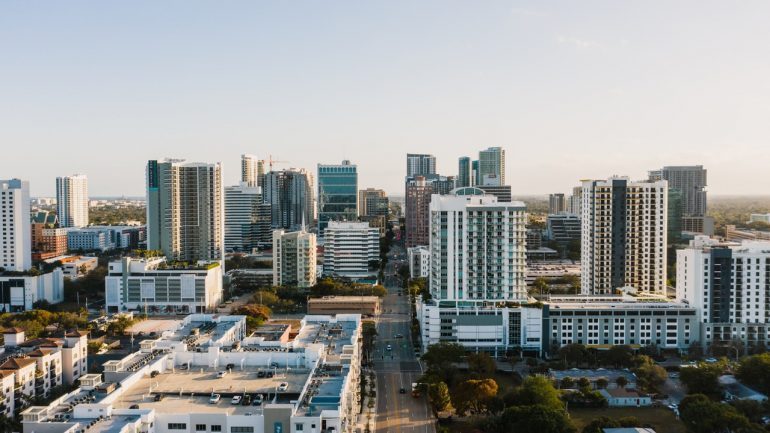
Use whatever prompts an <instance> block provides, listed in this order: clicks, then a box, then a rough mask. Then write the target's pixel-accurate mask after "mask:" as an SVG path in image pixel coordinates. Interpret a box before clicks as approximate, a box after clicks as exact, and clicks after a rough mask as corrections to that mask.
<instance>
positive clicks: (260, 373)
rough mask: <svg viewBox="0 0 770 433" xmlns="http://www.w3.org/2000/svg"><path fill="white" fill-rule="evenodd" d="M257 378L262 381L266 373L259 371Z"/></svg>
mask: <svg viewBox="0 0 770 433" xmlns="http://www.w3.org/2000/svg"><path fill="white" fill-rule="evenodd" d="M257 377H258V378H260V379H262V378H263V377H265V372H264V371H262V370H259V371H258V372H257Z"/></svg>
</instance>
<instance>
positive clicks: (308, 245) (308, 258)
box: [273, 230, 317, 288]
mask: <svg viewBox="0 0 770 433" xmlns="http://www.w3.org/2000/svg"><path fill="white" fill-rule="evenodd" d="M316 261H317V258H316V236H315V234H313V233H308V232H306V231H304V230H300V231H296V232H286V231H284V230H275V231H274V232H273V285H274V286H284V285H285V286H296V287H302V288H305V287H310V286H312V285H314V284H315V283H316V277H317V275H316V273H317V263H316Z"/></svg>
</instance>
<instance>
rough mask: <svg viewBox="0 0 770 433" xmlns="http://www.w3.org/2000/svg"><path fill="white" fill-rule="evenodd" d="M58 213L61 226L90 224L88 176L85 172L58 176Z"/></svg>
mask: <svg viewBox="0 0 770 433" xmlns="http://www.w3.org/2000/svg"><path fill="white" fill-rule="evenodd" d="M56 213H57V215H58V217H59V225H60V226H61V227H85V226H87V225H88V177H86V175H84V174H74V175H72V176H62V177H57V178H56Z"/></svg>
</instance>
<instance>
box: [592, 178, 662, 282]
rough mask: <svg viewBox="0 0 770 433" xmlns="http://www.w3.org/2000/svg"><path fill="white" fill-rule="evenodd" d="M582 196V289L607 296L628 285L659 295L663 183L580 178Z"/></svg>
mask: <svg viewBox="0 0 770 433" xmlns="http://www.w3.org/2000/svg"><path fill="white" fill-rule="evenodd" d="M582 198H583V205H582V212H583V214H582V217H581V223H582V236H581V237H582V239H581V286H582V290H583V293H584V294H611V293H613V291H615V290H617V289H619V288H622V287H633V288H635V289H636V290H638V291H639V292H644V293H654V294H665V292H666V235H667V203H668V193H667V186H666V181H665V180H660V181H655V182H648V181H641V182H632V181H630V180H629V179H628V178H626V177H612V178H610V179H607V180H589V181H584V182H583V187H582Z"/></svg>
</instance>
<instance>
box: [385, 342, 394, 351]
mask: <svg viewBox="0 0 770 433" xmlns="http://www.w3.org/2000/svg"><path fill="white" fill-rule="evenodd" d="M385 350H387V351H388V352H390V351H391V350H393V347H392V346H391V345H390V344H388V347H386V348H385Z"/></svg>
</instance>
